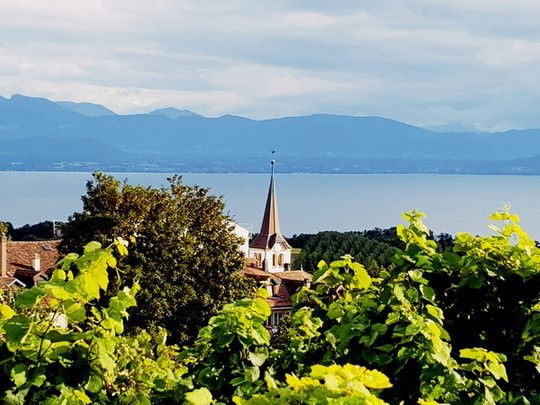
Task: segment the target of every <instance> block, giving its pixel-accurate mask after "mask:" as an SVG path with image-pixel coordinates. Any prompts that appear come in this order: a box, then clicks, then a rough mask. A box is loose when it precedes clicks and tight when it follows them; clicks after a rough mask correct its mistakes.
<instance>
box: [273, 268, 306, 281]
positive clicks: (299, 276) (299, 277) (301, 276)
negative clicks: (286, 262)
mask: <svg viewBox="0 0 540 405" xmlns="http://www.w3.org/2000/svg"><path fill="white" fill-rule="evenodd" d="M273 274H274V275H275V276H277V277H279V278H280V279H282V280H290V281H311V280H312V279H313V276H312V275H311V274H310V273H307V272H305V271H303V270H289V271H278V272H277V273H273Z"/></svg>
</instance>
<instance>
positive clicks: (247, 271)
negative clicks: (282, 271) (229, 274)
mask: <svg viewBox="0 0 540 405" xmlns="http://www.w3.org/2000/svg"><path fill="white" fill-rule="evenodd" d="M240 274H242V275H243V276H246V277H250V278H253V279H255V280H257V281H262V280H266V279H272V280H275V281H278V280H279V277H276V276H275V275H274V274H273V273H269V272H267V271H264V270H261V269H259V268H257V267H255V266H252V265H250V264H246V265H244V268H243V269H242V270H241V271H240Z"/></svg>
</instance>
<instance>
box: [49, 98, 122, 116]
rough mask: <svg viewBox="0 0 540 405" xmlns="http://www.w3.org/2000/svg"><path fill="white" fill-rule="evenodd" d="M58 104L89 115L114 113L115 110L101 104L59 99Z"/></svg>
mask: <svg viewBox="0 0 540 405" xmlns="http://www.w3.org/2000/svg"><path fill="white" fill-rule="evenodd" d="M56 104H58V105H59V106H62V107H64V108H67V109H68V110H71V111H75V112H77V113H79V114H82V115H86V116H87V117H98V116H100V115H114V114H115V113H114V111H112V110H109V109H108V108H107V107H104V106H102V105H101V104H94V103H74V102H71V101H57V102H56Z"/></svg>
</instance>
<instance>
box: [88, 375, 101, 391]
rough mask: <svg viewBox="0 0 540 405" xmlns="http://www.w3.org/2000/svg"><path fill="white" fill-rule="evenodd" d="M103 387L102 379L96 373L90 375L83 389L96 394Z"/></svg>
mask: <svg viewBox="0 0 540 405" xmlns="http://www.w3.org/2000/svg"><path fill="white" fill-rule="evenodd" d="M102 388H103V380H102V379H101V378H99V377H98V376H97V375H92V376H90V379H89V380H88V382H87V383H86V386H85V389H86V390H87V391H88V392H91V393H93V394H97V393H99V392H100V391H101V389H102Z"/></svg>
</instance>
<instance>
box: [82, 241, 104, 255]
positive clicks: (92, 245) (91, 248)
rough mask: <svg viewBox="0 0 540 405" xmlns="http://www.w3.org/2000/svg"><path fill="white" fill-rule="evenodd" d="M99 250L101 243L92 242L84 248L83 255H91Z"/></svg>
mask: <svg viewBox="0 0 540 405" xmlns="http://www.w3.org/2000/svg"><path fill="white" fill-rule="evenodd" d="M99 249H101V243H99V242H96V241H93V242H90V243H88V244H87V245H86V246H85V247H84V253H92V252H95V251H97V250H99Z"/></svg>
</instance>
